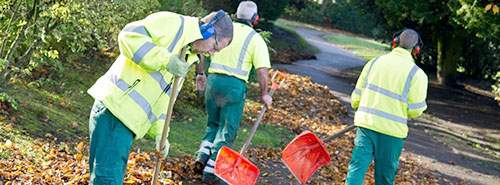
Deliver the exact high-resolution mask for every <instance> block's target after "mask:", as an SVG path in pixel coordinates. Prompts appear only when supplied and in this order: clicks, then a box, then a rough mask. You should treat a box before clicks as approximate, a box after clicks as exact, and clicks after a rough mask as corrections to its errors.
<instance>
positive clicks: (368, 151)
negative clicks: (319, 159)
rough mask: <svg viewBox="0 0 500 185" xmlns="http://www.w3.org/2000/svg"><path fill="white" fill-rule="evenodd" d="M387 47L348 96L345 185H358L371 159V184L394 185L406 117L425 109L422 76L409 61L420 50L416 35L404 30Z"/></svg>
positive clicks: (425, 83) (425, 90) (415, 115)
mask: <svg viewBox="0 0 500 185" xmlns="http://www.w3.org/2000/svg"><path fill="white" fill-rule="evenodd" d="M392 47H393V48H394V49H393V50H392V52H390V53H388V54H386V55H383V56H379V57H377V58H375V59H373V60H371V61H370V62H368V63H367V64H366V65H365V67H364V68H363V71H362V72H361V75H360V77H359V78H358V81H357V83H356V88H355V89H354V92H353V93H352V95H351V106H352V107H353V108H357V111H356V113H355V116H354V125H356V126H357V128H358V129H357V132H356V136H355V138H354V145H355V146H354V149H353V151H352V157H351V162H350V163H349V168H348V171H347V178H346V184H347V185H361V184H362V182H363V179H364V177H365V173H366V171H367V169H368V166H369V165H370V163H371V161H372V159H373V160H375V184H394V177H395V176H396V173H397V171H398V164H399V156H400V155H401V150H402V149H403V143H404V139H405V138H406V136H407V135H408V125H407V124H408V119H407V118H408V116H409V117H411V118H415V117H417V116H419V115H421V114H422V112H423V111H424V110H425V109H427V104H426V103H425V99H426V96H427V83H428V80H427V75H426V74H425V72H424V71H423V70H421V69H420V68H419V67H418V66H417V65H415V61H414V60H413V57H412V55H413V56H416V55H417V54H418V53H419V52H420V50H421V49H422V47H423V42H422V39H421V38H420V36H419V35H418V33H417V32H416V31H415V30H412V29H404V30H402V31H399V32H397V33H395V34H394V35H393V42H392Z"/></svg>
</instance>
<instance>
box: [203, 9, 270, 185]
mask: <svg viewBox="0 0 500 185" xmlns="http://www.w3.org/2000/svg"><path fill="white" fill-rule="evenodd" d="M235 16H236V18H237V22H235V23H233V28H234V39H233V41H232V43H231V44H230V45H229V46H228V47H227V48H225V49H224V50H223V51H221V52H219V53H216V54H215V55H214V56H213V57H212V58H211V62H210V65H209V67H208V73H209V74H208V77H205V75H204V74H203V73H200V74H199V75H198V76H197V83H196V85H197V87H198V88H199V89H200V90H202V89H204V88H205V78H206V89H205V102H206V108H207V114H208V120H207V129H206V133H205V136H204V137H203V139H202V140H201V144H200V149H199V150H198V152H197V153H196V156H197V158H196V163H195V170H196V171H198V172H203V179H202V180H203V181H204V182H207V183H209V184H215V183H216V181H217V179H216V177H215V175H214V164H215V160H216V157H217V153H218V151H219V149H220V148H221V147H222V146H227V147H231V145H232V144H233V142H234V139H235V138H236V134H237V132H238V127H239V125H240V120H241V117H242V114H243V107H244V105H245V96H246V82H247V81H248V77H249V75H250V70H251V69H252V67H255V69H256V71H257V77H258V81H259V85H260V90H261V93H262V100H263V101H264V103H265V104H266V105H267V106H271V104H272V98H271V96H269V94H268V93H267V83H268V76H269V72H268V68H270V67H271V63H270V60H269V52H268V49H267V45H266V43H265V41H264V40H263V39H262V37H261V36H260V35H259V34H258V33H257V32H255V30H254V29H253V28H252V27H253V25H255V24H256V23H257V20H258V15H257V5H256V4H255V3H254V2H252V1H242V2H241V3H240V4H239V6H238V9H237V12H236V15H235ZM198 67H199V68H198V69H199V70H198V71H200V72H202V71H204V68H203V65H201V64H200V65H199V66H198ZM200 67H201V68H200Z"/></svg>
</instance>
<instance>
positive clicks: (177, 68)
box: [165, 54, 191, 77]
mask: <svg viewBox="0 0 500 185" xmlns="http://www.w3.org/2000/svg"><path fill="white" fill-rule="evenodd" d="M189 66H191V65H190V64H189V63H187V62H184V61H182V60H181V59H179V54H173V55H172V56H170V59H169V60H168V64H167V66H166V67H165V68H166V69H167V71H168V72H170V73H172V74H173V75H175V76H177V77H182V76H184V74H186V73H187V71H188V70H189Z"/></svg>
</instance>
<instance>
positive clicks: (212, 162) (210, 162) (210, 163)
mask: <svg viewBox="0 0 500 185" xmlns="http://www.w3.org/2000/svg"><path fill="white" fill-rule="evenodd" d="M207 164H208V165H210V166H215V161H214V160H212V159H209V160H208V161H207Z"/></svg>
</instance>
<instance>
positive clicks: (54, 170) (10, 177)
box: [0, 138, 183, 185]
mask: <svg viewBox="0 0 500 185" xmlns="http://www.w3.org/2000/svg"><path fill="white" fill-rule="evenodd" d="M33 143H34V145H31V146H21V145H17V144H15V143H13V142H12V141H10V140H7V141H6V142H4V143H0V154H1V155H2V157H1V159H0V183H1V182H3V183H4V184H5V185H8V184H88V182H89V176H90V174H89V163H88V152H89V149H88V143H84V142H80V143H78V144H76V146H75V144H71V143H66V142H58V141H57V139H56V138H54V140H52V141H50V142H47V141H43V140H42V139H35V140H34V141H33ZM153 155H154V154H152V153H151V152H143V151H140V150H139V149H137V150H135V151H132V152H131V153H130V156H129V159H128V164H127V173H126V175H125V179H124V181H123V182H124V184H151V181H152V178H153V169H154V162H155V160H154V157H151V156H153ZM5 158H7V159H5ZM178 163H179V161H178V160H176V159H170V160H167V161H166V162H165V164H166V166H163V170H162V173H161V174H160V176H159V181H160V183H162V184H174V183H175V182H174V181H177V182H179V181H180V176H179V175H175V176H173V175H172V171H166V170H165V167H167V168H168V167H172V166H178V165H177V164H178ZM181 168H183V167H181ZM175 172H176V173H178V174H180V173H179V172H180V171H179V170H177V171H175ZM173 177H176V178H177V180H175V179H172V178H173Z"/></svg>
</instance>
